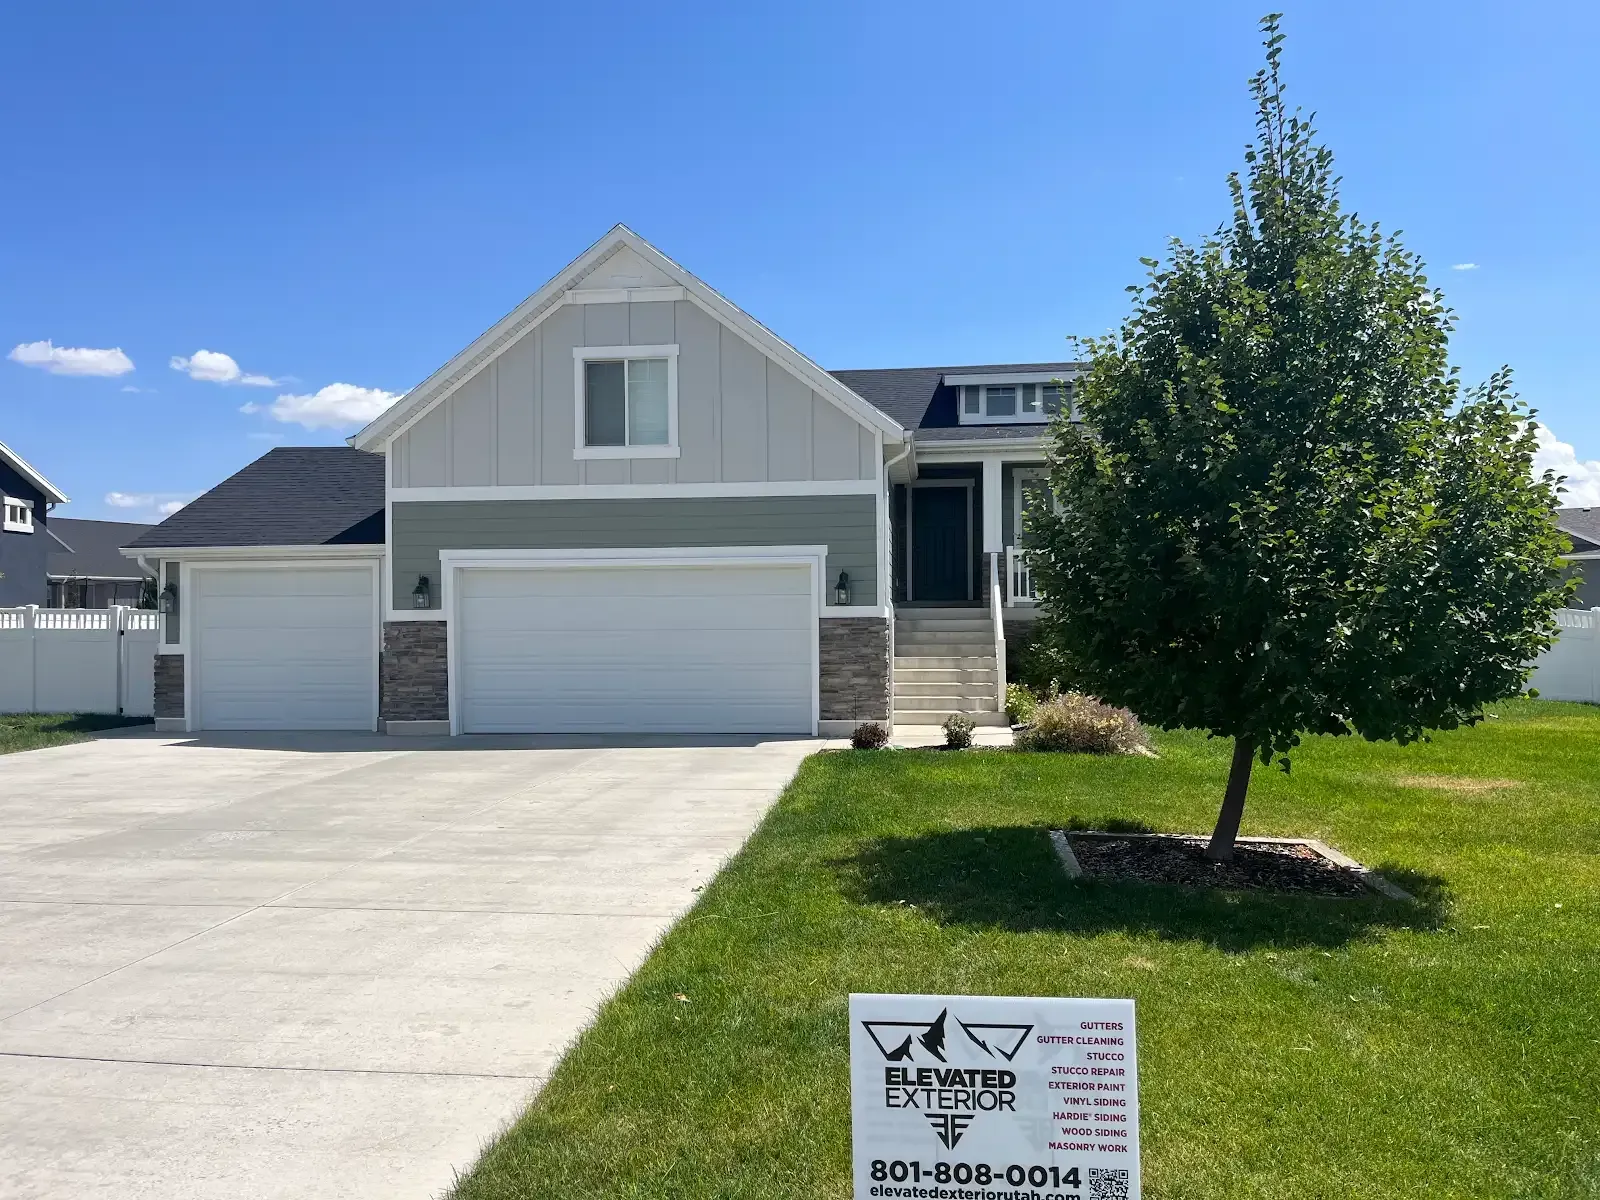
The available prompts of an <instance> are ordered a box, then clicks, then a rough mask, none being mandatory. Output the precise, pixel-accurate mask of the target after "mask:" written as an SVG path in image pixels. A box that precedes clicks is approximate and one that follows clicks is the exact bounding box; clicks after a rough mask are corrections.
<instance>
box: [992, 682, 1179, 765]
mask: <svg viewBox="0 0 1600 1200" xmlns="http://www.w3.org/2000/svg"><path fill="white" fill-rule="evenodd" d="M1149 744H1150V739H1149V736H1148V735H1147V734H1146V733H1145V731H1144V726H1143V725H1141V724H1139V718H1138V717H1136V716H1134V715H1133V714H1132V713H1131V712H1129V711H1128V710H1127V709H1125V708H1114V707H1112V706H1111V705H1109V704H1105V703H1103V702H1101V701H1099V700H1096V699H1095V698H1094V697H1093V696H1085V695H1084V694H1083V693H1082V692H1066V693H1064V694H1063V695H1061V696H1058V697H1057V698H1056V699H1054V700H1051V701H1049V702H1048V703H1045V704H1041V705H1039V707H1038V708H1037V710H1035V712H1034V714H1033V724H1031V725H1030V726H1029V727H1028V728H1027V729H1024V730H1023V731H1022V732H1021V733H1019V734H1017V738H1016V746H1017V749H1019V750H1041V751H1055V752H1065V753H1069V754H1132V753H1133V752H1134V751H1135V750H1138V749H1141V748H1143V747H1146V746H1148V745H1149Z"/></svg>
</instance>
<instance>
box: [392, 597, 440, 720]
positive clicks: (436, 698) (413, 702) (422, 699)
mask: <svg viewBox="0 0 1600 1200" xmlns="http://www.w3.org/2000/svg"><path fill="white" fill-rule="evenodd" d="M445 639H446V633H445V623H444V622H443V621H385V622H384V625H383V655H382V658H381V660H380V663H379V687H378V715H379V717H380V718H381V719H382V720H384V721H448V720H449V719H450V681H449V674H448V668H447V667H446V662H445V646H446V640H445Z"/></svg>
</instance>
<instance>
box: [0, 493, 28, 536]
mask: <svg viewBox="0 0 1600 1200" xmlns="http://www.w3.org/2000/svg"><path fill="white" fill-rule="evenodd" d="M3 499H4V508H5V513H4V517H5V522H4V527H5V531H6V532H7V533H32V532H33V531H34V528H35V526H34V524H33V501H32V500H24V499H23V498H22V497H21V496H5V497H3ZM12 505H16V506H17V507H19V508H21V509H22V511H23V513H24V514H25V517H24V519H23V520H20V521H18V520H13V519H12V516H11V506H12Z"/></svg>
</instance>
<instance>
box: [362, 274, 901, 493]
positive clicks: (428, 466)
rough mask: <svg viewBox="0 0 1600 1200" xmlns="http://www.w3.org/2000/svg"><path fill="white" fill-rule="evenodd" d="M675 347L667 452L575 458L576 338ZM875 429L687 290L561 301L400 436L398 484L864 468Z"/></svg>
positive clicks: (679, 478)
mask: <svg viewBox="0 0 1600 1200" xmlns="http://www.w3.org/2000/svg"><path fill="white" fill-rule="evenodd" d="M624 345H633V346H652V345H656V346H659V345H676V346H678V446H679V449H680V456H679V457H678V458H675V459H671V458H639V459H625V458H619V459H587V460H577V459H574V457H573V453H572V451H573V446H574V438H573V420H574V411H573V410H574V404H573V399H574V397H573V386H574V384H573V365H572V364H573V359H572V351H573V349H574V348H575V347H578V346H624ZM876 445H877V443H876V439H875V436H874V434H873V431H872V430H871V429H869V428H867V427H866V426H864V425H862V424H860V423H859V422H858V421H857V420H856V419H855V418H853V417H851V416H850V415H849V414H847V413H845V412H844V411H843V410H842V409H840V408H839V407H837V406H836V405H835V404H833V403H832V402H831V401H829V400H828V399H826V398H824V397H823V396H820V395H818V394H817V393H815V392H813V391H811V389H810V388H809V387H807V385H806V384H805V383H803V382H801V381H800V380H799V379H797V378H796V377H795V376H794V375H792V374H790V373H789V372H788V371H787V370H785V369H784V368H783V367H782V366H780V365H779V364H777V363H775V362H773V361H772V360H771V359H769V358H767V357H766V356H765V355H763V354H762V353H761V352H760V351H759V350H756V349H755V348H754V347H753V346H751V345H750V344H749V343H748V342H746V341H745V340H744V339H743V338H741V337H739V336H738V334H736V333H734V332H733V331H732V330H729V329H727V328H725V327H723V325H722V324H721V323H720V322H718V321H717V320H716V319H715V318H713V317H712V316H710V315H709V314H708V313H706V312H705V310H704V309H701V308H699V307H698V306H697V305H695V304H694V303H693V302H691V301H688V300H678V301H642V302H634V303H622V302H619V303H615V304H610V303H606V304H569V305H563V306H562V307H560V308H557V309H556V310H555V311H554V312H552V313H551V314H550V315H549V316H548V317H546V318H545V319H544V320H543V321H541V322H540V323H539V324H538V325H536V326H535V327H534V328H533V329H531V330H530V331H529V332H528V333H526V334H524V335H523V336H522V337H521V338H520V339H519V340H518V341H517V342H515V343H514V344H513V345H511V346H510V347H508V348H507V349H506V350H504V351H503V352H501V354H500V355H499V356H498V357H497V358H495V359H494V360H493V361H492V362H490V363H489V364H488V365H487V366H485V367H484V368H483V369H482V370H480V371H479V372H478V373H477V374H476V375H475V376H473V377H472V378H471V379H469V380H467V381H466V382H465V383H464V384H462V385H461V386H460V388H459V389H458V390H457V391H456V392H455V393H454V394H453V395H451V396H450V397H449V398H448V399H447V400H445V401H444V402H443V403H442V404H440V405H438V406H437V407H436V408H434V409H433V411H432V412H430V413H428V415H427V416H425V417H423V418H422V419H421V420H420V421H418V422H417V423H416V424H415V425H413V426H412V427H411V428H410V429H409V430H407V431H406V432H405V433H403V434H402V435H401V436H400V437H398V438H396V439H395V441H394V444H393V446H392V448H391V450H390V464H391V466H390V470H391V483H392V484H393V486H395V487H397V488H406V487H483V486H496V485H498V486H549V485H569V486H570V485H574V484H618V483H622V484H650V483H653V484H662V483H751V482H760V483H767V482H778V481H785V480H823V479H872V478H875V477H876V473H877V466H878V464H877V461H876V458H877V449H876Z"/></svg>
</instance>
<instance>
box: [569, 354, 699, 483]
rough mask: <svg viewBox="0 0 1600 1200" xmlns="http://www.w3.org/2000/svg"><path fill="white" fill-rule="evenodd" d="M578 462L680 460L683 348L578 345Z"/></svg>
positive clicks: (576, 364) (575, 415) (575, 357)
mask: <svg viewBox="0 0 1600 1200" xmlns="http://www.w3.org/2000/svg"><path fill="white" fill-rule="evenodd" d="M572 355H573V362H574V365H575V366H576V368H577V369H576V371H575V373H574V374H575V376H576V379H575V387H576V399H575V403H576V408H575V411H574V430H575V432H576V435H577V437H576V444H575V446H574V447H573V456H574V457H576V458H677V457H678V348H677V347H676V346H578V347H576V348H575V349H574V350H573V352H572Z"/></svg>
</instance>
